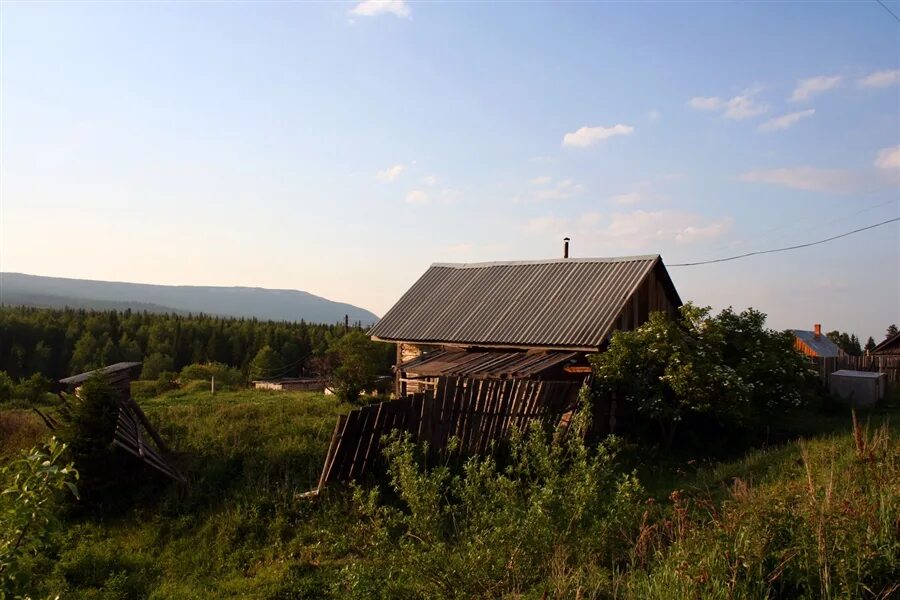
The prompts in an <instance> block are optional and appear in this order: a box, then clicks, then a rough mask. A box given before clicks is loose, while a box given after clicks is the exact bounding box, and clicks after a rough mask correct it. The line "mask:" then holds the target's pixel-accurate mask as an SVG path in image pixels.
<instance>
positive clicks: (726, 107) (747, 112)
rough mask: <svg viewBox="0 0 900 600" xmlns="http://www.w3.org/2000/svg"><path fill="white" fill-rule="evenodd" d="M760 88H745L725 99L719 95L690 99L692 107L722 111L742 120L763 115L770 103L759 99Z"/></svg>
mask: <svg viewBox="0 0 900 600" xmlns="http://www.w3.org/2000/svg"><path fill="white" fill-rule="evenodd" d="M759 91H760V90H759V88H751V89H748V90H745V91H744V92H743V93H741V94H740V95H738V96H735V97H733V98H729V99H728V100H723V99H722V98H719V97H718V96H694V97H693V98H691V99H690V100H689V101H688V104H689V105H690V106H691V108H695V109H697V110H706V111H711V112H721V113H722V115H723V116H724V117H725V118H726V119H734V120H737V121H739V120H742V119H749V118H750V117H755V116H757V115H761V114H762V113H764V112H766V111H767V110H769V105H768V104H765V103H763V102H759V100H757V95H758V94H759Z"/></svg>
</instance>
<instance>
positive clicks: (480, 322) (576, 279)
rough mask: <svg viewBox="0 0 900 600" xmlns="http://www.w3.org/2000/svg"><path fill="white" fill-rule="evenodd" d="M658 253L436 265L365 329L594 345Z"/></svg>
mask: <svg viewBox="0 0 900 600" xmlns="http://www.w3.org/2000/svg"><path fill="white" fill-rule="evenodd" d="M656 265H659V267H660V268H659V271H658V273H660V275H661V280H662V281H663V283H664V285H666V287H667V289H668V290H669V293H670V298H671V299H672V301H673V303H675V304H676V305H679V304H681V300H680V299H679V298H678V294H677V292H676V291H675V288H674V286H672V283H671V280H670V279H669V277H668V274H667V273H666V271H665V267H664V266H663V265H662V260H661V259H660V257H659V255H655V254H654V255H650V256H627V257H620V258H569V259H555V260H542V261H523V262H491V263H472V264H434V265H432V266H431V267H430V268H429V269H428V270H427V271H426V272H425V273H424V274H423V275H422V277H421V278H419V280H418V281H417V282H416V283H415V284H414V285H413V286H412V287H411V288H410V289H409V290H408V291H407V292H406V293H405V294H404V295H403V297H402V298H400V300H399V301H398V302H397V304H395V305H394V307H393V308H391V310H389V311H388V312H387V314H386V315H385V316H384V317H383V318H382V319H381V320H380V321H379V322H378V324H376V325H375V327H373V328H372V330H371V332H370V333H371V335H372V336H373V337H376V338H378V339H382V340H391V341H409V342H419V343H429V342H430V343H458V344H473V345H479V344H480V345H495V346H518V347H523V346H524V347H545V348H580V349H593V348H598V347H600V345H601V344H602V343H603V341H604V338H605V336H606V335H607V334H608V332H609V331H610V329H611V328H612V326H613V325H614V323H615V320H616V319H617V318H618V317H619V314H620V312H621V311H622V308H623V306H624V305H625V302H626V301H628V299H629V298H630V297H631V296H632V295H633V294H634V292H635V291H636V290H637V289H638V287H639V286H640V284H641V283H642V282H643V281H644V279H645V278H646V277H647V276H648V274H649V273H650V272H651V270H653V269H654V267H656Z"/></svg>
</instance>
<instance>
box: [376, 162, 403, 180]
mask: <svg viewBox="0 0 900 600" xmlns="http://www.w3.org/2000/svg"><path fill="white" fill-rule="evenodd" d="M404 169H406V165H404V164H398V165H394V166H393V167H388V168H387V169H385V170H384V171H378V173H376V174H375V177H377V178H378V180H379V181H388V182H390V181H394V180H395V179H397V177H399V176H400V173H402V172H403V171H404Z"/></svg>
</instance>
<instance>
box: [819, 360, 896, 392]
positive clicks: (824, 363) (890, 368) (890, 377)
mask: <svg viewBox="0 0 900 600" xmlns="http://www.w3.org/2000/svg"><path fill="white" fill-rule="evenodd" d="M812 360H813V364H814V365H815V367H816V370H817V371H818V372H819V378H820V379H821V380H822V384H823V385H824V386H825V387H828V376H829V375H831V374H832V373H834V372H835V371H839V370H841V369H849V370H851V371H873V372H875V371H877V372H878V373H884V374H885V375H886V376H887V382H888V385H900V356H835V357H828V358H824V357H815V358H813V359H812Z"/></svg>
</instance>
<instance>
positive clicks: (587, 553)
mask: <svg viewBox="0 0 900 600" xmlns="http://www.w3.org/2000/svg"><path fill="white" fill-rule="evenodd" d="M586 425H587V417H586V415H585V413H584V411H580V412H579V413H578V414H577V416H576V417H575V419H574V421H573V425H572V427H571V429H570V430H569V432H568V435H565V436H554V435H553V434H552V433H547V432H545V431H543V430H542V429H541V427H540V426H538V425H537V424H535V425H534V426H533V427H531V428H530V429H529V430H528V431H527V432H524V433H516V434H514V435H513V437H512V439H511V441H510V447H509V460H508V463H507V464H505V465H504V464H501V461H500V460H499V459H495V458H494V457H491V456H486V457H480V456H474V457H471V458H469V459H468V460H467V461H466V462H465V464H464V466H463V468H462V471H461V472H459V473H454V472H453V471H452V470H451V469H450V468H448V467H447V466H438V467H436V468H433V469H431V470H428V469H426V468H425V467H424V462H425V461H424V450H423V449H422V448H418V447H416V446H415V445H414V444H412V443H411V442H410V441H409V440H408V439H407V438H395V439H394V440H393V441H392V442H391V443H390V444H389V446H388V447H387V449H386V456H387V459H388V464H389V469H388V470H389V474H390V481H391V486H392V489H393V491H394V493H395V494H396V497H397V498H396V502H395V504H392V503H389V502H386V501H385V500H383V499H382V498H381V496H380V495H379V494H378V492H377V491H370V492H368V493H365V492H363V490H361V489H357V491H356V500H357V503H358V505H359V507H360V510H361V511H362V513H363V515H364V517H365V518H366V519H368V521H369V523H370V524H371V525H370V527H371V538H372V539H373V545H372V548H371V549H370V555H371V557H372V558H373V561H372V563H371V564H369V565H367V566H362V567H351V568H349V569H348V572H347V575H348V578H347V585H348V587H349V588H350V591H351V592H353V593H354V595H356V596H366V595H372V596H376V597H377V596H380V597H386V598H392V597H416V598H487V597H491V598H495V597H505V596H507V595H509V596H516V595H518V594H527V593H529V592H533V593H534V594H535V596H534V597H537V596H538V595H540V594H541V592H549V593H550V595H551V596H552V597H572V596H575V595H576V590H579V589H580V590H582V591H587V590H601V589H604V590H609V589H610V585H611V581H612V572H613V570H614V569H616V568H618V567H620V566H622V564H623V563H622V560H623V558H624V557H625V556H626V555H627V550H628V548H629V537H630V532H633V531H635V530H636V529H637V527H638V524H639V521H640V512H641V510H642V507H641V504H640V502H639V497H640V496H641V494H642V492H641V487H640V485H639V484H638V482H637V480H636V479H635V477H634V476H633V475H628V474H624V475H622V474H617V473H616V470H615V468H614V462H615V456H616V442H615V440H613V439H610V440H608V441H606V442H605V443H603V444H601V445H600V446H599V447H596V448H590V447H588V446H586V445H585V443H584V438H583V435H582V433H583V432H584V431H585V428H586ZM577 593H578V594H581V592H577Z"/></svg>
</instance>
